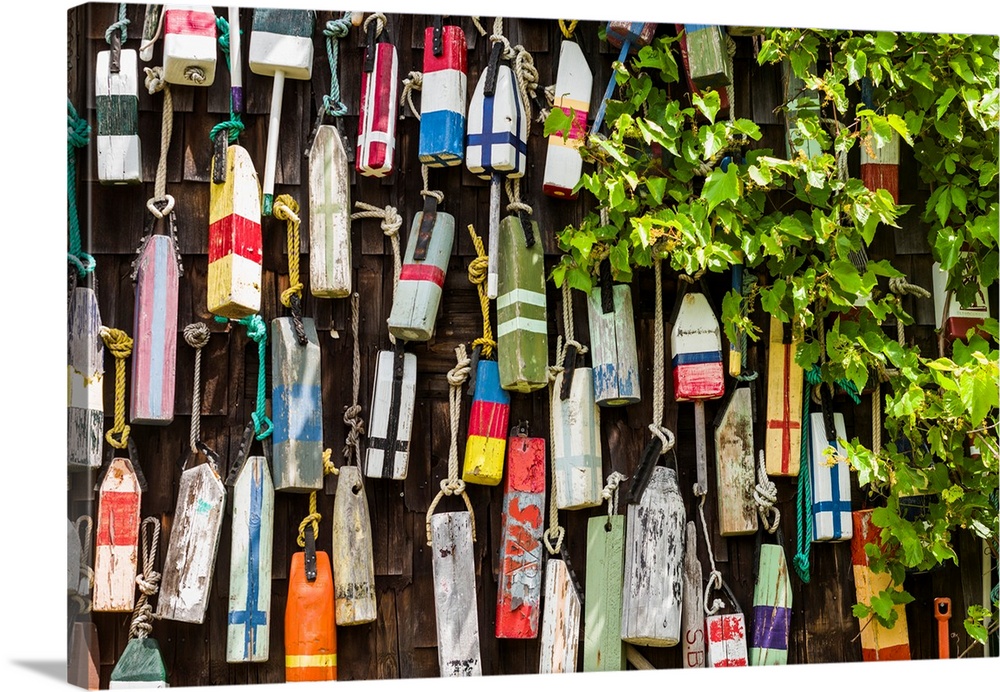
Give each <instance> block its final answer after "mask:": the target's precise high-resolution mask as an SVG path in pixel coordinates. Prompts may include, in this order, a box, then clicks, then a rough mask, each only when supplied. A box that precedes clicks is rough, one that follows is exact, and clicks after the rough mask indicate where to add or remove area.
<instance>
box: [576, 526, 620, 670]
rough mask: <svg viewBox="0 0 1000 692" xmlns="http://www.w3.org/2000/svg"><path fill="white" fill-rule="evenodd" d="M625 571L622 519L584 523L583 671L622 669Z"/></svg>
mask: <svg viewBox="0 0 1000 692" xmlns="http://www.w3.org/2000/svg"><path fill="white" fill-rule="evenodd" d="M624 570H625V517H623V516H621V515H611V516H601V515H599V516H596V517H591V518H590V519H589V520H588V521H587V572H586V575H587V581H586V587H585V589H586V590H585V592H584V603H585V604H586V612H585V614H584V621H583V670H584V672H589V671H592V670H625V653H624V651H625V650H624V648H623V642H622V587H623V580H624Z"/></svg>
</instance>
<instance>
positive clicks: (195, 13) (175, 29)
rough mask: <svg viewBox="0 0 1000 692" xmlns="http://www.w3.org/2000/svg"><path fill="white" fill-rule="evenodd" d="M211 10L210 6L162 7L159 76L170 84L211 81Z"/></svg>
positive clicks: (213, 51)
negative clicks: (161, 50)
mask: <svg viewBox="0 0 1000 692" xmlns="http://www.w3.org/2000/svg"><path fill="white" fill-rule="evenodd" d="M215 38H216V35H215V10H213V9H212V7H211V6H210V5H167V6H166V7H164V8H163V78H164V79H165V80H167V81H168V82H170V83H171V84H186V85H189V86H200V87H209V86H212V84H214V83H215V63H216V51H217V48H216V41H215Z"/></svg>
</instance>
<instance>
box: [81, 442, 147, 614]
mask: <svg viewBox="0 0 1000 692" xmlns="http://www.w3.org/2000/svg"><path fill="white" fill-rule="evenodd" d="M141 500H142V490H141V489H140V487H139V479H138V477H137V475H136V472H135V469H134V468H133V466H132V462H131V461H130V460H129V459H127V458H125V457H115V458H114V459H112V460H111V465H110V466H109V467H108V471H107V473H106V474H105V476H104V479H103V480H102V481H101V490H100V492H99V494H98V496H97V528H96V533H95V539H94V596H93V609H94V610H95V611H99V612H108V611H110V612H116V613H126V612H130V611H131V610H132V607H133V606H134V605H135V575H136V571H137V569H138V559H139V521H140V519H139V507H140V504H141Z"/></svg>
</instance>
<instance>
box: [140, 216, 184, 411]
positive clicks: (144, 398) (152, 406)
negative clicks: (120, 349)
mask: <svg viewBox="0 0 1000 692" xmlns="http://www.w3.org/2000/svg"><path fill="white" fill-rule="evenodd" d="M161 272H162V273H163V276H162V279H160V280H157V277H158V275H159V274H160V273H161ZM158 288H160V289H162V292H160V293H158V292H157V289H158ZM177 291H178V275H177V260H176V258H175V257H174V248H173V242H172V241H171V240H170V238H169V237H167V236H165V235H156V236H153V237H152V238H150V240H149V242H148V244H147V245H146V248H145V251H144V253H143V255H142V256H141V257H140V260H139V271H138V273H137V276H136V284H135V321H134V329H133V338H134V340H135V341H134V344H133V347H132V361H133V370H132V374H133V377H132V380H131V381H130V382H129V384H130V385H131V386H132V392H133V394H132V404H133V405H132V407H131V411H130V416H131V419H132V420H143V419H148V418H156V419H161V417H166V418H168V419H169V418H172V417H173V410H174V389H175V379H176V378H175V363H176V356H177ZM156 343H160V344H161V346H162V348H160V349H158V352H154V345H155V344H156ZM156 372H159V373H162V375H161V376H160V377H157V378H156V382H154V373H156ZM156 392H158V394H155V393H156ZM154 395H155V398H156V400H155V401H154V400H153V399H154Z"/></svg>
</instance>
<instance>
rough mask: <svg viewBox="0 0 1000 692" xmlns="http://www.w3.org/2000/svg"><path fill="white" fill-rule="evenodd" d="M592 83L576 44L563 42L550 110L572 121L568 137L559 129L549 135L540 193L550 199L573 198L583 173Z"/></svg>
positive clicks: (584, 59)
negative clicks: (584, 146) (556, 111)
mask: <svg viewBox="0 0 1000 692" xmlns="http://www.w3.org/2000/svg"><path fill="white" fill-rule="evenodd" d="M593 84H594V75H593V73H592V72H591V71H590V66H589V65H588V64H587V58H586V57H584V55H583V51H582V50H581V49H580V44H579V43H577V42H576V41H570V40H566V41H563V42H562V43H561V44H560V46H559V68H558V70H557V71H556V87H555V89H556V91H555V102H554V103H553V107H554V108H559V109H560V110H562V112H563V113H565V114H566V115H567V116H568V117H569V118H570V119H571V120H572V125H571V126H570V128H569V133H568V134H567V133H565V132H563V131H562V130H560V131H558V132H553V133H552V134H551V135H549V144H548V149H547V150H546V154H545V174H544V177H543V178H542V180H543V182H542V192H544V193H545V194H547V195H550V196H552V197H561V198H563V199H576V197H577V194H576V193H575V192H573V188H574V187H575V186H576V184H577V182H579V180H580V175H581V174H582V172H583V158H582V157H581V156H580V146H581V145H582V144H583V142H584V140H585V138H586V136H587V112H588V111H589V110H590V90H591V87H592V86H593Z"/></svg>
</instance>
